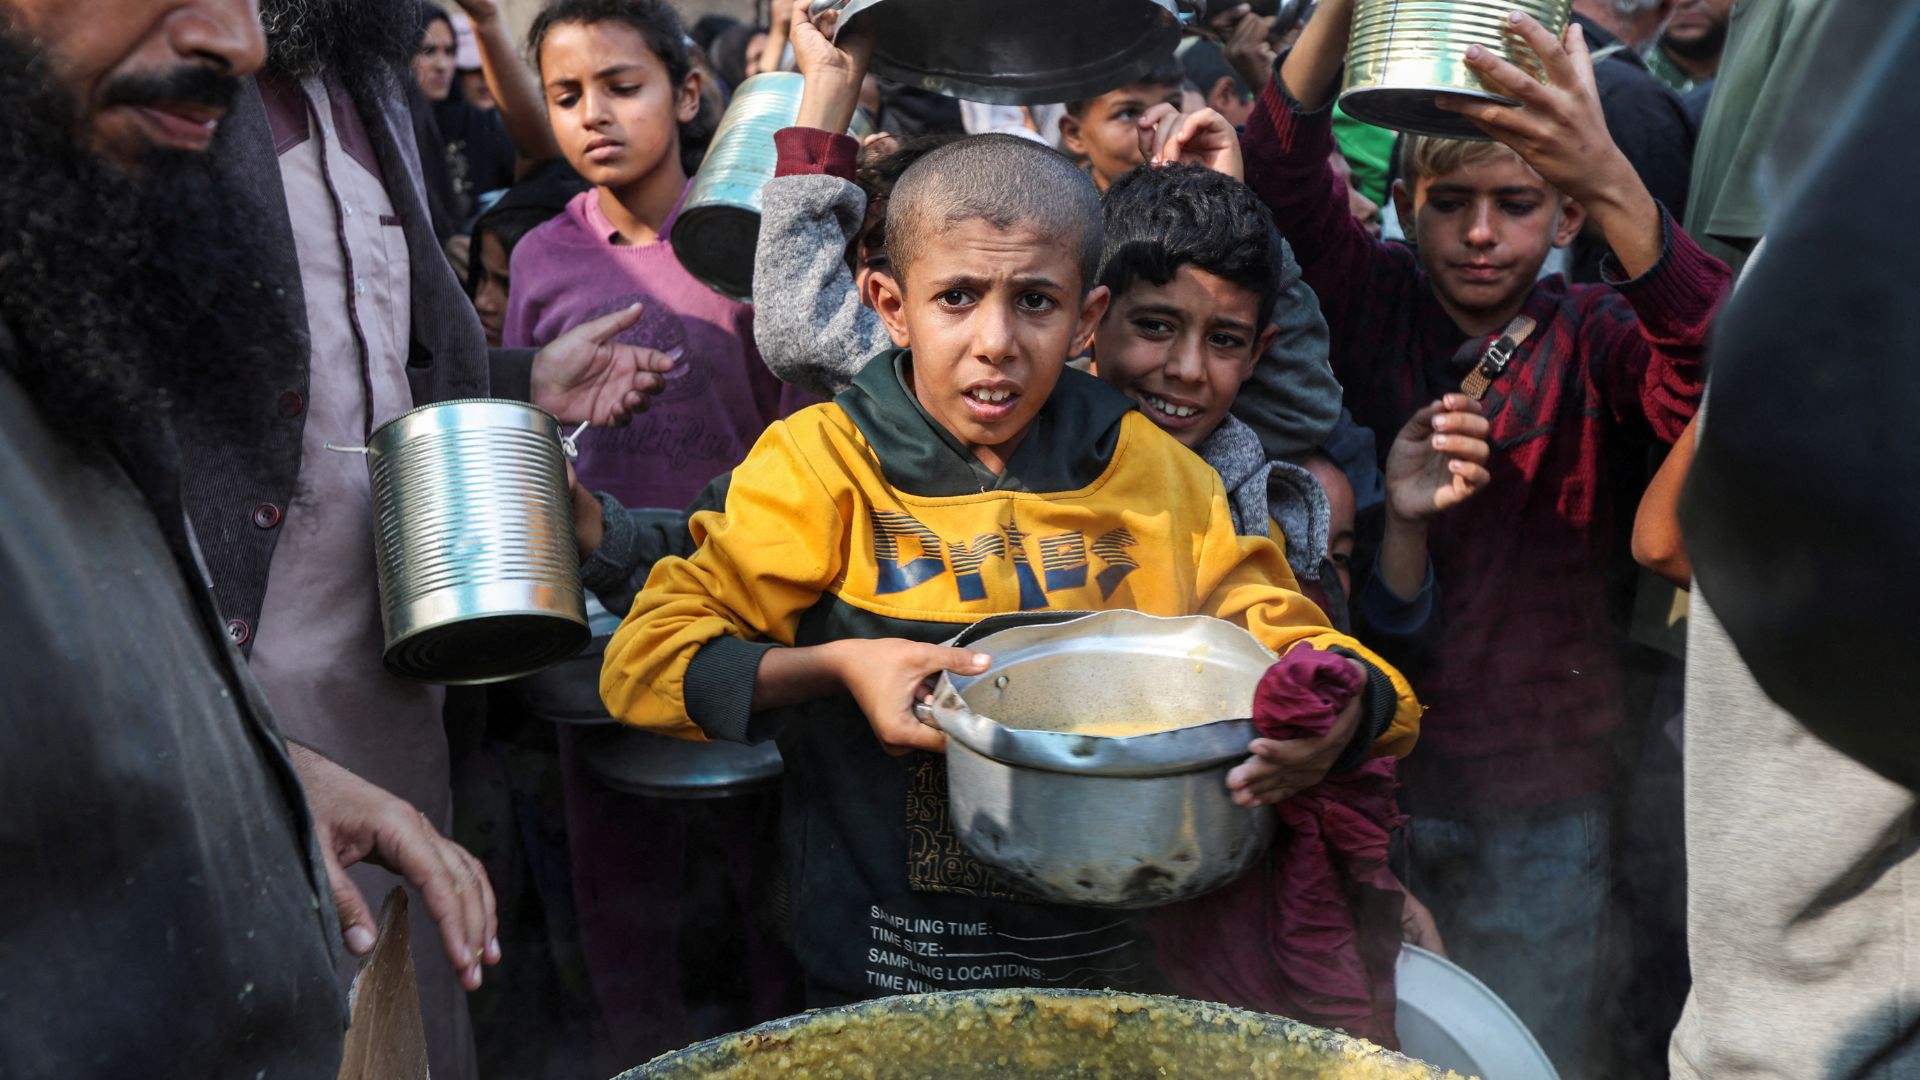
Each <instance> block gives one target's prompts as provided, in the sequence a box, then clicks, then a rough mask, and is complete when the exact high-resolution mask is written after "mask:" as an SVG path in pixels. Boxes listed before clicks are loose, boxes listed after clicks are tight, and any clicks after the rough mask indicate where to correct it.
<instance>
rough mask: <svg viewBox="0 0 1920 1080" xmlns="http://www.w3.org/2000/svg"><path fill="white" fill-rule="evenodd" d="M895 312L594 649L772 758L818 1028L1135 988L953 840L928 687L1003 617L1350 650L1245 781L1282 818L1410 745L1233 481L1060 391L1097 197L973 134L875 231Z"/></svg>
mask: <svg viewBox="0 0 1920 1080" xmlns="http://www.w3.org/2000/svg"><path fill="white" fill-rule="evenodd" d="M888 221H889V225H888V229H889V233H890V237H889V247H890V254H891V256H892V266H891V274H890V276H886V275H883V276H882V277H881V278H880V279H879V282H878V290H877V303H876V305H875V306H876V308H877V309H878V311H879V313H880V315H881V318H882V319H883V320H884V321H885V323H886V325H887V329H888V331H889V333H890V334H891V336H892V338H893V340H894V343H895V344H896V345H897V346H899V348H897V349H894V350H890V351H888V352H885V353H882V354H880V355H879V356H878V357H876V358H875V359H874V360H873V362H871V363H870V364H868V365H867V367H866V368H865V369H864V370H863V371H862V372H861V374H860V375H859V376H858V377H856V379H855V380H854V383H853V385H852V386H851V387H850V388H849V389H848V390H846V391H845V392H843V393H842V394H840V395H839V396H838V397H836V398H835V399H834V400H833V401H832V402H830V403H827V404H824V405H817V406H814V407H812V408H809V409H805V410H802V411H801V412H799V413H796V414H794V415H793V416H790V417H788V418H787V419H786V420H784V421H779V422H776V423H774V424H773V425H772V426H771V427H769V428H768V429H767V431H766V433H765V434H764V435H763V436H762V437H761V438H760V441H759V442H758V444H757V445H755V446H754V448H753V450H752V452H751V453H749V454H748V456H747V459H746V460H745V461H744V462H742V463H741V464H740V466H739V467H738V468H737V469H735V470H734V473H733V477H732V481H731V485H730V487H729V489H728V491H727V496H726V511H725V513H724V514H716V513H702V514H697V515H695V516H694V517H693V519H692V521H691V522H690V529H691V532H692V534H693V539H694V541H695V543H696V544H697V550H696V551H695V552H694V554H693V555H692V556H691V557H690V558H686V559H679V558H668V559H664V560H662V561H661V562H660V563H658V564H657V565H656V566H655V567H654V570H653V573H652V575H651V577H650V578H649V579H648V581H647V587H646V589H645V590H644V591H642V592H641V593H640V595H639V597H638V598H637V599H636V600H635V601H634V604H633V609H632V611H631V613H630V614H629V615H628V617H627V620H626V622H625V623H624V624H623V625H622V626H621V628H620V630H619V632H618V633H617V634H616V635H615V637H614V639H613V643H612V644H611V645H610V646H609V648H608V650H607V659H606V667H605V670H604V671H603V673H602V676H601V692H602V695H603V696H604V697H605V699H606V703H607V706H608V708H609V710H610V711H611V712H612V714H613V715H614V716H616V717H618V718H620V719H621V720H623V721H625V722H627V723H631V724H636V725H639V726H642V727H648V728H652V729H656V730H659V731H662V732H664V733H667V734H672V735H678V736H682V737H685V738H692V739H701V738H709V737H711V738H724V739H733V740H744V741H758V740H761V739H765V738H777V739H778V740H779V744H780V750H781V753H782V755H783V756H784V758H785V760H786V767H787V772H786V780H785V785H786V790H785V819H784V826H783V828H784V831H785V836H784V838H783V840H784V846H785V852H786V859H787V865H788V871H789V876H790V878H791V888H792V893H791V905H790V906H791V910H792V912H793V921H794V925H793V936H794V948H795V952H796V954H797V955H798V957H799V960H800V963H801V966H802V967H803V969H804V970H805V972H806V975H807V983H808V998H809V1004H812V1005H825V1004H834V1003H838V1002H844V1001H849V1000H854V999H858V998H864V997H873V996H878V995H882V994H888V993H898V992H904V991H920V990H947V989H973V988H983V987H1001V986H1058V987H1113V988H1142V987H1151V986H1153V985H1154V975H1153V973H1152V971H1151V970H1150V966H1149V964H1148V962H1147V960H1146V957H1147V950H1146V948H1145V943H1144V941H1143V940H1142V938H1141V936H1140V933H1139V931H1138V928H1137V926H1136V924H1135V922H1134V920H1133V919H1131V918H1129V917H1127V916H1126V915H1125V913H1119V912H1113V911H1096V910H1087V909H1079V908H1070V907H1065V906H1061V905H1056V904H1049V903H1043V902H1037V901H1035V900H1034V898H1032V897H1024V896H1021V895H1019V894H1017V893H1015V892H1014V891H1012V890H1011V889H1010V888H1009V887H1008V886H1007V885H1006V884H1005V883H1004V882H1002V881H1000V880H999V879H997V878H995V877H994V876H993V875H992V874H991V872H990V871H988V870H987V869H986V868H985V867H984V866H982V865H981V864H979V863H977V862H975V861H974V860H973V859H972V858H971V857H969V856H968V855H967V854H966V853H965V851H964V850H963V849H961V848H960V847H959V845H958V843H957V842H956V840H955V839H954V837H953V834H952V832H951V830H950V829H949V827H948V826H947V823H946V805H945V795H944V769H943V768H942V765H941V761H940V759H939V757H938V756H937V754H938V752H939V751H940V750H942V749H943V747H944V737H943V736H942V735H941V734H940V733H939V732H937V731H935V730H933V729H931V728H928V727H925V726H923V725H921V724H920V723H919V722H918V721H917V720H915V719H914V717H913V713H912V707H913V704H914V702H915V700H916V698H918V697H920V696H923V695H924V693H925V690H924V688H923V686H924V683H925V681H926V680H927V679H928V678H929V677H931V676H934V675H937V674H938V673H939V672H941V671H942V670H950V671H954V672H956V673H963V674H978V673H980V672H983V671H985V670H986V668H987V666H988V663H989V659H988V658H987V657H985V656H981V655H979V654H977V653H974V652H972V651H970V650H967V649H957V648H948V647H945V646H942V645H938V644H935V643H936V642H940V641H944V640H948V639H950V638H952V637H953V636H954V635H955V634H956V633H957V632H958V631H960V630H961V629H963V628H964V627H965V626H967V625H968V624H970V623H973V622H976V621H978V620H980V619H982V618H985V617H987V616H989V615H997V614H1006V613H1016V612H1036V613H1037V612H1043V611H1054V612H1062V611H1089V610H1095V609H1101V608H1132V609H1135V610H1139V611H1144V612H1146V613H1148V614H1152V615H1165V616H1175V615H1195V614H1199V615H1211V616H1214V617H1217V618H1221V619H1226V620H1229V621H1232V622H1234V623H1237V624H1239V625H1242V626H1245V627H1246V628H1247V629H1248V630H1249V631H1251V632H1252V633H1253V634H1254V636H1255V637H1257V638H1258V639H1260V641H1261V642H1262V643H1264V644H1265V645H1267V646H1268V647H1269V648H1271V649H1273V650H1275V651H1276V652H1284V651H1286V650H1287V649H1289V648H1291V647H1293V646H1294V645H1296V644H1299V643H1300V642H1303V641H1304V642H1311V643H1313V644H1315V645H1317V646H1319V647H1322V648H1331V649H1335V650H1337V651H1339V652H1341V653H1342V654H1343V655H1345V656H1347V657H1348V658H1349V660H1350V661H1351V662H1353V663H1355V664H1357V665H1358V666H1359V667H1360V668H1361V669H1362V670H1363V671H1364V672H1365V674H1366V675H1367V676H1368V689H1367V691H1366V692H1365V693H1364V694H1363V695H1362V696H1361V697H1359V698H1356V699H1355V701H1354V702H1353V703H1351V704H1350V705H1349V706H1348V708H1347V709H1346V710H1345V711H1344V712H1343V714H1342V715H1341V718H1340V722H1339V723H1338V724H1337V725H1336V726H1335V728H1334V730H1333V731H1332V732H1330V733H1329V734H1328V736H1327V737H1325V738H1324V739H1319V740H1298V741H1293V742H1274V741H1272V740H1264V739H1262V740H1255V742H1254V743H1253V745H1252V746H1251V747H1250V748H1249V749H1250V753H1251V756H1250V757H1249V758H1248V760H1247V762H1246V763H1244V764H1243V765H1241V766H1239V767H1238V768H1237V769H1235V770H1234V772H1233V773H1232V774H1231V776H1230V781H1229V782H1230V786H1231V787H1232V788H1233V789H1234V792H1235V796H1236V798H1238V799H1239V800H1240V801H1241V802H1243V803H1244V804H1246V805H1255V804H1258V803H1262V802H1277V801H1279V800H1280V799H1283V798H1285V797H1286V796H1288V795H1290V794H1292V793H1293V792H1295V791H1298V790H1300V789H1302V788H1305V787H1308V786H1311V785H1312V784H1314V783H1317V782H1318V781H1319V780H1320V778H1321V777H1323V776H1325V775H1326V774H1327V773H1328V772H1329V771H1330V770H1340V769H1345V768H1350V767H1352V766H1353V765H1356V764H1358V763H1359V762H1360V761H1362V760H1364V759H1365V758H1366V757H1368V756H1369V755H1370V754H1403V753H1405V752H1406V751H1407V750H1408V749H1409V748H1411V746H1412V744H1413V741H1414V736H1415V731H1416V726H1417V721H1418V716H1419V705H1418V704H1417V703H1416V702H1415V700H1414V698H1413V694H1412V692H1411V690H1409V689H1408V687H1407V685H1406V683H1405V681H1404V680H1403V679H1401V678H1400V676H1399V675H1398V674H1397V673H1395V672H1393V671H1391V670H1390V669H1389V668H1387V666H1386V665H1385V664H1384V663H1382V662H1380V661H1378V660H1377V659H1376V658H1374V657H1373V656H1372V655H1371V654H1369V653H1367V652H1366V651H1365V650H1364V649H1363V648H1361V646H1360V645H1359V644H1358V643H1356V642H1354V641H1353V640H1351V639H1350V638H1347V637H1345V636H1344V635H1341V634H1339V633H1336V632H1335V631H1333V630H1332V629H1331V628H1330V627H1329V626H1328V625H1327V620H1326V617H1325V616H1324V615H1323V614H1322V613H1321V612H1320V610H1319V609H1318V608H1316V607H1314V606H1313V605H1312V604H1311V603H1309V602H1308V601H1307V600H1306V599H1304V598H1303V597H1301V596H1300V594H1299V593H1298V592H1297V591H1295V587H1294V579H1293V575H1292V572H1291V571H1290V570H1289V569H1288V567H1287V563H1286V560H1285V557H1284V556H1283V555H1282V554H1281V552H1280V549H1279V548H1277V547H1275V546H1274V544H1273V543H1272V541H1271V540H1269V539H1267V538H1265V537H1242V536H1237V535H1235V532H1234V526H1233V520H1232V516H1231V513H1230V511H1229V509H1228V505H1227V498H1226V493H1225V491H1224V489H1223V488H1222V486H1221V482H1220V477H1219V474H1217V473H1216V472H1214V471H1213V470H1212V469H1211V468H1209V467H1208V466H1207V465H1206V463H1205V462H1203V461H1202V460H1201V459H1199V458H1198V457H1195V456H1194V455H1193V454H1191V453H1190V452H1188V451H1187V450H1186V449H1185V448H1184V447H1182V446H1180V445H1179V444H1178V443H1177V442H1175V441H1174V440H1173V438H1172V437H1171V436H1169V435H1167V434H1166V433H1165V432H1163V431H1161V430H1160V429H1159V428H1157V427H1156V426H1154V424H1153V423H1152V422H1151V421H1149V420H1148V419H1147V418H1146V417H1145V416H1143V415H1141V414H1140V413H1139V412H1137V411H1136V410H1135V409H1134V408H1133V405H1132V402H1131V401H1129V400H1128V399H1127V398H1126V397H1124V396H1123V395H1121V394H1120V393H1119V392H1118V391H1115V390H1114V389H1112V388H1111V387H1109V386H1107V385H1106V384H1105V383H1102V382H1101V381H1100V380H1098V379H1096V378H1094V377H1092V376H1089V375H1085V374H1082V373H1080V372H1077V371H1073V370H1070V369H1068V368H1067V367H1066V361H1067V358H1068V357H1069V356H1071V355H1074V354H1075V353H1077V352H1078V351H1080V347H1081V346H1083V345H1084V344H1085V342H1086V341H1087V339H1088V338H1089V337H1090V336H1091V334H1092V333H1093V330H1094V328H1095V327H1096V326H1097V325H1098V323H1099V321H1100V317H1101V315H1102V314H1103V313H1104V311H1105V309H1106V306H1107V302H1108V295H1107V290H1106V289H1104V288H1100V287H1096V286H1094V284H1093V281H1094V275H1095V270H1096V267H1097V265H1098V260H1099V254H1100V247H1101V232H1100V230H1101V225H1100V222H1101V215H1100V203H1099V197H1098V195H1097V193H1096V192H1095V190H1094V188H1093V185H1092V183H1091V182H1089V181H1088V180H1087V178H1086V177H1085V176H1084V175H1083V174H1081V173H1080V172H1079V171H1078V170H1076V169H1075V168H1074V167H1073V166H1072V164H1071V163H1069V162H1068V161H1067V160H1066V159H1064V158H1062V157H1060V156H1059V155H1057V154H1055V153H1053V152H1052V151H1050V150H1048V149H1046V148H1044V147H1041V146H1038V145H1036V144H1033V143H1030V142H1027V141H1025V140H1021V139H1017V138H1013V137H1010V136H981V137H978V138H972V139H966V140H962V141H960V142H956V143H953V144H951V145H949V146H946V147H943V148H941V149H939V150H936V151H934V152H932V153H930V154H928V155H927V156H926V157H925V158H923V159H922V160H921V161H919V162H918V163H916V164H915V165H914V166H913V167H912V168H910V169H909V170H908V171H907V172H906V174H905V175H904V176H902V177H901V179H900V181H899V184H898V186H897V187H896V188H895V189H894V194H893V199H892V207H891V210H890V212H889V218H888Z"/></svg>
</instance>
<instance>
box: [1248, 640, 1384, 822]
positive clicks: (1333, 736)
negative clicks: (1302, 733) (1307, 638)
mask: <svg viewBox="0 0 1920 1080" xmlns="http://www.w3.org/2000/svg"><path fill="white" fill-rule="evenodd" d="M1347 663H1349V664H1352V665H1353V666H1354V667H1356V668H1358V667H1360V664H1359V662H1358V661H1355V660H1353V659H1352V658H1348V659H1347ZM1363 678H1364V676H1363ZM1365 697H1366V695H1365V694H1355V695H1353V697H1352V698H1350V699H1348V701H1347V703H1346V705H1344V706H1342V707H1341V709H1340V715H1339V716H1337V717H1335V718H1334V721H1333V727H1331V728H1329V729H1327V733H1326V734H1325V735H1322V736H1320V737H1319V738H1317V739H1255V740H1253V741H1252V742H1250V743H1248V744H1247V750H1248V752H1249V753H1250V754H1251V755H1252V756H1250V757H1248V758H1247V760H1245V761H1243V762H1241V763H1240V764H1238V765H1236V766H1234V767H1233V771H1232V772H1229V773H1228V774H1227V791H1228V792H1229V793H1231V794H1232V796H1233V801H1234V802H1235V803H1236V804H1238V805H1240V806H1245V807H1248V808H1252V807H1255V806H1272V805H1274V804H1275V803H1282V802H1285V801H1287V800H1288V799H1290V798H1292V797H1293V796H1295V795H1297V794H1299V793H1300V792H1302V791H1305V790H1307V789H1308V788H1310V787H1312V786H1313V785H1315V784H1317V783H1319V782H1320V781H1322V780H1325V779H1326V778H1327V771H1328V770H1329V769H1331V768H1333V765H1334V762H1336V761H1339V760H1340V755H1341V754H1342V753H1344V752H1346V749H1347V744H1348V743H1350V742H1352V741H1353V733H1354V732H1355V731H1357V730H1359V728H1360V707H1361V705H1360V703H1361V701H1362V699H1364V698H1365Z"/></svg>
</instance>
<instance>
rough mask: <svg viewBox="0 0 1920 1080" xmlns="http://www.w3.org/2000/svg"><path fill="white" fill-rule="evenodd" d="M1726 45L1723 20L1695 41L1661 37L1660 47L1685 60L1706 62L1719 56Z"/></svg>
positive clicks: (1725, 25)
mask: <svg viewBox="0 0 1920 1080" xmlns="http://www.w3.org/2000/svg"><path fill="white" fill-rule="evenodd" d="M1726 44H1727V24H1726V22H1725V21H1724V20H1723V21H1721V22H1717V23H1714V24H1713V28H1712V29H1710V30H1708V31H1707V33H1706V36H1704V37H1701V38H1699V39H1697V40H1695V41H1675V40H1674V39H1673V38H1672V37H1670V36H1667V37H1662V38H1661V39H1660V47H1661V48H1663V49H1665V50H1667V51H1668V52H1670V53H1672V54H1673V55H1675V56H1678V57H1680V58H1682V59H1685V60H1706V59H1709V58H1710V57H1715V56H1719V55H1720V50H1721V49H1723V48H1725V47H1726Z"/></svg>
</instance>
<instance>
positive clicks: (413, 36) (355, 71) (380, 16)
mask: <svg viewBox="0 0 1920 1080" xmlns="http://www.w3.org/2000/svg"><path fill="white" fill-rule="evenodd" d="M260 25H261V26H262V27H263V28H264V29H265V30H266V32H267V70H268V71H270V72H273V73H275V74H280V75H287V76H291V77H293V78H296V79H297V78H301V77H304V76H307V75H318V74H320V73H321V72H322V71H325V72H328V73H330V74H332V75H333V77H334V78H336V79H339V80H340V82H341V85H343V86H345V87H346V89H347V90H348V91H349V92H350V93H352V94H353V96H354V98H355V99H356V100H358V101H360V102H361V107H362V108H365V107H366V104H367V103H368V102H369V101H371V100H373V98H374V97H376V96H378V95H380V94H383V93H390V92H392V91H393V90H394V89H395V88H397V87H400V86H402V85H403V84H404V80H405V78H406V77H407V65H408V64H409V63H410V62H411V61H412V59H413V54H414V53H416V52H418V51H420V4H419V0H260Z"/></svg>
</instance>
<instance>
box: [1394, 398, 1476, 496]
mask: <svg viewBox="0 0 1920 1080" xmlns="http://www.w3.org/2000/svg"><path fill="white" fill-rule="evenodd" d="M1487 431H1488V426H1487V418H1486V417H1485V416H1482V415H1481V413H1480V403H1479V402H1477V401H1475V400H1473V399H1472V398H1470V397H1468V396H1467V395H1465V394H1448V395H1446V396H1445V397H1443V398H1441V399H1440V400H1439V401H1436V402H1434V403H1433V404H1431V405H1428V406H1427V407H1426V408H1424V409H1421V410H1420V411H1419V412H1417V413H1414V414H1413V416H1412V418H1411V419H1409V420H1408V421H1407V422H1406V423H1405V424H1403V425H1401V427H1400V432H1399V434H1397V435H1395V436H1394V437H1393V445H1392V446H1390V447H1388V448H1387V512H1388V513H1389V514H1391V515H1393V516H1394V517H1396V518H1399V519H1401V520H1403V521H1424V520H1426V519H1427V518H1430V517H1432V516H1433V515H1435V514H1438V513H1441V512H1442V511H1446V510H1451V509H1452V508H1454V507H1456V506H1458V505H1460V504H1461V503H1463V502H1466V501H1467V500H1468V499H1471V498H1473V496H1474V495H1476V494H1478V493H1479V491H1480V489H1481V488H1484V487H1486V486H1487V483H1488V481H1489V480H1491V479H1492V476H1491V474H1490V473H1488V472H1487V458H1488V456H1489V455H1490V454H1491V450H1490V448H1489V447H1488V446H1487Z"/></svg>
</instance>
